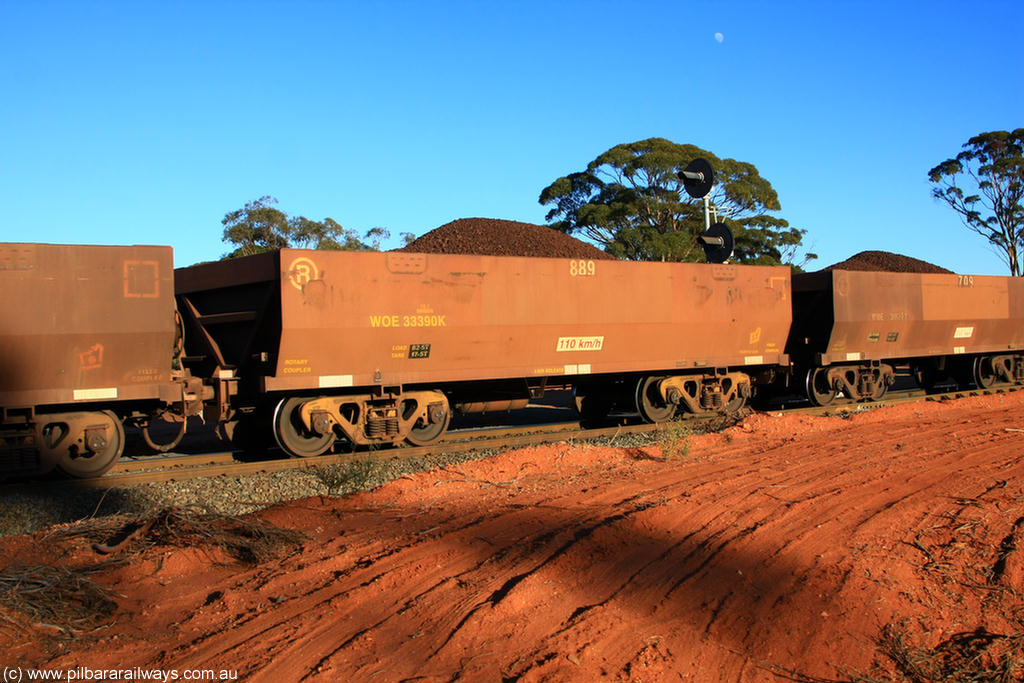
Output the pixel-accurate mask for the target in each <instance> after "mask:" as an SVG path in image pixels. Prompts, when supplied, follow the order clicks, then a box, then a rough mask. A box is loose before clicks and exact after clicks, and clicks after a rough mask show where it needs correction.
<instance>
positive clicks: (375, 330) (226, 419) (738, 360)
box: [0, 165, 1024, 477]
mask: <svg viewBox="0 0 1024 683" xmlns="http://www.w3.org/2000/svg"><path fill="white" fill-rule="evenodd" d="M684 174H685V177H686V179H687V189H688V191H690V192H691V193H694V194H695V195H696V196H702V195H701V194H700V193H701V192H703V193H706V192H707V190H708V189H709V188H710V182H711V172H710V168H709V167H703V166H700V165H697V166H691V167H690V168H688V169H687V171H685V172H684ZM505 223H508V222H502V221H492V220H490V219H462V221H461V222H460V221H455V222H453V223H450V224H447V225H446V226H442V228H439V229H438V230H437V231H434V234H431V233H428V235H425V236H424V238H421V240H424V244H423V245H422V246H420V247H419V248H421V249H423V250H424V251H408V250H405V251H396V252H388V253H376V252H338V251H308V250H295V249H282V250H279V251H274V252H268V253H265V254H258V255H254V256H248V257H244V258H239V259H233V260H228V261H221V262H216V263H208V264H202V265H197V266H192V267H189V268H182V269H179V270H177V271H172V264H171V249H170V248H169V247H142V246H125V247H120V246H112V247H86V246H70V245H42V244H2V245H0V315H2V317H0V320H2V321H3V322H2V327H0V475H2V476H4V477H10V476H25V475H32V474H37V473H44V472H48V471H51V470H53V469H55V468H56V469H59V470H62V471H63V472H64V473H66V474H68V475H71V476H76V477H90V476H98V475H100V474H102V473H104V472H106V471H107V470H108V469H109V468H110V467H111V466H112V465H113V464H114V462H115V461H116V460H117V458H118V457H119V456H120V454H121V452H122V450H123V448H124V441H125V427H126V426H128V427H134V428H139V429H140V430H141V432H142V435H143V438H144V440H145V441H146V442H147V443H148V444H149V445H150V446H151V447H152V448H153V449H155V450H167V449H169V448H173V447H174V446H175V445H176V444H177V443H178V441H179V440H180V439H181V437H182V434H183V433H184V429H185V424H186V421H187V419H188V418H189V417H192V416H202V418H203V419H204V420H205V421H206V422H207V423H208V424H210V423H212V424H215V425H217V426H218V428H219V432H220V434H221V435H222V436H223V437H224V438H226V439H230V440H232V441H233V442H236V443H243V442H244V441H246V440H255V441H257V442H262V443H263V444H264V445H266V444H267V443H270V442H276V444H277V445H278V446H279V447H280V448H281V449H282V450H283V451H284V452H286V453H288V454H290V455H292V456H297V457H307V456H315V455H319V454H322V453H326V452H328V451H330V450H331V449H332V448H334V447H335V446H336V444H337V443H338V442H339V441H340V442H347V443H348V444H349V445H353V446H356V447H366V446H388V445H398V444H400V443H402V442H407V443H412V444H430V443H433V442H436V441H438V440H439V439H441V437H442V436H443V435H444V434H445V432H446V430H447V429H448V426H449V423H450V421H451V418H452V415H453V414H454V413H456V412H458V413H480V412H492V411H504V410H513V409H517V408H522V407H525V406H526V404H527V402H528V401H529V400H530V399H531V398H534V397H539V396H541V395H543V394H544V392H546V391H550V390H552V389H571V390H572V392H573V395H574V400H575V406H576V408H577V410H578V411H579V412H580V414H581V415H582V416H583V417H584V418H587V419H591V420H598V419H601V418H602V417H603V416H604V415H606V414H607V413H608V412H609V411H611V410H613V409H614V410H629V411H632V412H635V413H638V414H639V415H640V416H641V417H642V419H644V420H646V421H649V422H664V421H667V420H670V419H672V418H673V417H674V416H675V415H676V413H677V412H680V411H684V412H689V413H705V412H711V413H714V412H721V413H725V412H729V411H735V410H737V409H738V408H739V407H741V406H742V405H744V404H745V403H746V402H747V401H748V400H749V399H751V398H752V397H757V398H759V399H763V398H766V397H772V396H775V395H779V394H782V393H786V394H792V393H793V392H794V391H800V392H802V393H804V394H806V396H807V398H808V399H809V400H810V401H811V402H813V403H816V404H828V403H830V402H832V401H834V400H836V399H837V398H838V397H839V396H842V397H844V398H845V399H846V400H865V401H871V400H877V399H879V398H881V397H882V396H884V395H885V393H886V392H887V391H888V389H889V388H890V386H891V385H892V384H893V382H894V380H895V377H896V376H897V375H898V374H901V375H905V376H908V377H913V378H914V379H916V380H917V382H918V383H919V384H920V385H922V386H924V387H925V388H934V387H936V386H939V385H940V384H941V383H942V382H955V383H956V384H957V385H959V386H975V387H981V388H988V387H993V386H999V385H1013V384H1018V385H1019V384H1024V279H1021V278H1007V277H985V276H969V275H957V274H952V273H941V272H932V273H922V272H886V271H880V270H863V269H857V268H856V267H855V264H852V263H851V264H850V266H851V267H850V268H847V269H844V267H843V264H838V265H837V266H836V267H833V268H831V269H828V270H825V271H822V272H819V273H809V274H798V275H795V276H794V275H791V271H790V269H789V268H788V267H769V266H739V265H733V264H729V263H727V262H726V261H727V259H728V257H729V255H730V252H731V246H732V236H731V234H729V232H728V229H727V228H725V227H724V226H723V225H722V224H715V225H712V226H710V229H709V230H708V231H707V233H706V234H705V235H704V236H702V237H701V240H702V242H703V244H704V247H705V251H706V253H707V254H708V257H709V261H710V262H709V263H707V264H692V263H636V262H623V261H617V260H614V259H608V258H605V256H606V255H604V254H602V252H596V253H594V251H593V248H592V247H590V246H589V245H582V243H576V244H575V245H574V244H571V243H568V242H564V241H562V240H563V238H564V239H565V240H571V242H576V241H575V240H572V239H571V238H568V237H567V236H564V235H560V234H557V235H556V234H555V233H553V231H550V229H548V228H544V227H541V226H529V225H528V224H515V225H514V226H509V225H503V224H505ZM503 227H504V228H507V229H508V232H509V234H510V235H511V236H513V237H515V239H521V240H524V243H529V244H531V245H536V244H543V243H544V242H545V240H548V239H549V238H552V237H554V239H551V245H552V248H558V249H563V248H565V249H569V251H559V252H556V253H554V254H550V253H548V254H543V255H535V256H522V255H514V254H511V253H509V252H511V251H514V250H510V249H502V248H499V249H498V250H497V251H496V253H493V254H479V253H435V250H436V247H430V244H431V240H434V239H435V238H436V239H437V240H441V241H442V242H443V241H444V240H449V242H448V243H447V244H448V245H449V246H447V247H443V248H441V249H440V250H441V251H443V250H449V251H460V249H458V248H455V247H453V246H452V245H454V244H456V243H457V242H459V241H460V240H461V241H463V242H465V241H466V239H467V238H466V236H467V235H476V237H472V239H484V240H485V241H486V231H487V230H488V229H490V230H494V229H501V228H503ZM531 230H536V231H545V230H547V231H549V232H539V233H538V232H530V231H531ZM513 231H515V232H513ZM481 235H482V236H483V237H481ZM535 235H542V236H543V237H540V238H537V239H534V236H535ZM425 238H426V239H425ZM451 239H455V242H451V241H450V240H451ZM470 241H471V240H470ZM556 242H559V243H558V244H556ZM580 245H582V246H580ZM413 248H417V246H416V245H415V244H414V246H413ZM464 250H465V251H482V250H483V249H480V248H474V247H472V246H470V247H468V248H465V249H464ZM531 253H535V252H531ZM866 253H869V252H866ZM871 253H873V252H870V253H869V254H871ZM873 254H875V256H872V257H871V258H873V259H877V258H878V256H877V253H873ZM889 262H890V261H886V260H885V259H884V258H883V259H882V261H881V263H882V264H883V265H887V264H888V263H889ZM896 262H899V263H904V265H905V262H902V261H899V260H898V259H897V261H894V263H896ZM897 269H903V270H913V268H897ZM25 302H32V305H25ZM156 422H169V423H171V424H172V425H173V427H174V428H173V429H171V430H170V432H171V437H170V438H167V437H164V440H163V441H158V440H157V439H155V438H154V436H155V435H156V434H157V432H156V430H154V431H153V433H151V431H150V428H151V426H152V425H153V424H154V423H156Z"/></svg>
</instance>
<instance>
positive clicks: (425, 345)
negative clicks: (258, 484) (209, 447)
mask: <svg viewBox="0 0 1024 683" xmlns="http://www.w3.org/2000/svg"><path fill="white" fill-rule="evenodd" d="M175 284H176V291H177V296H178V310H179V312H180V313H181V315H182V316H183V318H184V321H185V358H184V361H185V365H186V367H187V368H189V369H190V370H191V372H192V374H193V375H196V376H201V377H207V378H211V382H212V383H213V388H214V392H213V393H214V395H215V400H214V401H212V402H211V403H210V404H209V405H208V406H207V415H208V418H210V419H214V420H217V421H219V422H223V423H225V425H226V427H227V429H226V431H228V432H233V431H234V430H236V429H242V431H246V429H248V428H251V427H252V426H253V425H254V424H257V425H259V424H265V425H270V427H271V428H272V430H273V433H274V436H275V438H276V439H277V442H278V443H279V445H280V446H281V448H282V449H284V450H285V451H287V452H289V453H291V454H292V455H299V456H308V455H315V454H319V453H323V452H325V451H327V450H328V449H329V448H330V447H331V445H332V444H333V443H334V442H335V440H336V439H337V438H338V437H343V438H346V439H348V440H349V441H351V442H352V443H355V444H375V443H397V442H399V441H402V440H406V441H410V442H412V443H414V444H425V443H430V442H433V441H435V440H437V439H438V438H439V437H440V436H441V435H442V434H443V433H444V432H445V430H446V428H447V426H448V424H449V420H450V417H451V414H452V411H453V410H458V411H462V412H481V411H491V410H501V409H510V408H516V407H521V406H525V404H526V402H527V400H528V399H529V398H530V397H531V396H536V395H538V394H539V393H541V392H543V391H544V389H545V388H550V387H551V386H553V385H560V386H567V385H568V386H572V387H574V388H575V390H576V398H577V405H578V406H579V407H580V408H581V410H582V411H583V412H584V414H587V415H590V416H599V415H601V414H602V413H604V412H606V411H607V410H609V409H610V408H611V407H612V406H613V405H615V404H630V405H632V406H634V407H635V408H636V410H638V411H639V412H640V413H641V415H643V416H644V417H645V418H646V419H648V420H652V421H662V420H666V419H669V418H670V417H671V416H672V415H673V414H674V413H675V412H676V410H677V408H679V407H680V406H682V407H683V408H684V409H686V410H689V411H693V412H701V411H709V410H725V409H727V408H735V407H738V406H739V405H741V404H742V403H743V402H744V401H745V400H746V398H747V397H748V396H749V395H750V394H751V392H752V391H753V385H755V384H756V383H758V382H762V381H765V382H766V381H769V380H770V379H771V378H772V377H773V376H774V375H775V374H776V372H777V370H778V369H779V367H780V366H784V365H785V364H786V363H787V359H786V356H785V354H784V352H783V347H784V344H785V341H786V337H787V333H788V331H789V327H790V322H791V316H792V311H791V301H790V271H789V269H788V268H777V267H763V266H734V265H698V264H682V263H629V262H618V261H601V260H588V259H564V258H517V257H496V256H468V255H441V254H416V253H400V252H392V253H354V252H330V251H305V250H292V249H284V250H281V251H280V252H272V253H266V254H259V255H255V256H250V257H246V258H240V259H235V260H230V261H221V262H217V263H209V264H203V265H198V266H193V267H190V268H183V269H179V270H178V271H177V273H176V283H175Z"/></svg>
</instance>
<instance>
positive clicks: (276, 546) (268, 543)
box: [51, 507, 306, 564]
mask: <svg viewBox="0 0 1024 683" xmlns="http://www.w3.org/2000/svg"><path fill="white" fill-rule="evenodd" d="M51 538H52V539H54V540H57V541H60V540H71V539H75V538H78V539H84V540H86V541H88V542H91V543H92V547H93V549H94V550H95V551H96V552H98V553H101V554H103V555H115V554H119V553H125V552H129V551H140V550H142V549H144V548H147V547H153V546H172V547H178V548H186V547H194V546H208V547H216V548H221V549H223V550H224V551H225V552H226V553H227V554H228V555H230V556H231V557H233V558H235V559H236V560H238V561H240V562H244V563H246V564H259V563H261V562H266V561H269V560H275V559H279V558H281V557H283V556H285V555H287V554H289V553H291V552H293V551H294V550H296V549H297V548H299V547H300V546H301V545H302V544H303V543H304V542H305V540H306V536H305V535H304V534H303V533H301V532H299V531H296V530H294V529H282V528H280V527H277V526H274V525H272V524H267V523H264V522H259V521H251V520H247V519H243V518H241V517H233V516H229V515H222V514H216V513H210V512H205V511H203V510H199V509H196V508H191V507H171V508H164V509H162V510H158V511H155V512H153V513H150V514H148V515H144V516H141V517H136V518H132V519H124V518H106V519H102V520H86V521H83V522H80V523H78V524H75V525H72V526H70V527H67V528H66V529H63V530H61V531H60V532H57V533H56V534H53V535H51Z"/></svg>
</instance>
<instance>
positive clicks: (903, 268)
mask: <svg viewBox="0 0 1024 683" xmlns="http://www.w3.org/2000/svg"><path fill="white" fill-rule="evenodd" d="M396 251H409V252H417V253H423V254H477V255H485V256H540V257H547V258H579V259H614V258H615V257H614V256H611V255H610V254H607V253H605V252H603V251H601V250H600V249H598V248H597V247H595V246H593V245H591V244H587V243H586V242H582V241H580V240H578V239H575V238H573V237H570V236H569V235H566V234H565V233H562V232H559V231H558V230H553V229H551V228H549V227H547V226H544V225H534V224H533V223H521V222H519V221H507V220H502V219H500V218H459V219H457V220H454V221H452V222H450V223H445V224H444V225H442V226H441V227H439V228H435V229H434V230H431V231H430V232H428V233H426V234H425V235H423V236H422V237H420V238H418V239H416V240H415V241H413V242H411V243H410V244H408V245H406V246H405V247H403V248H401V249H397V250H396ZM822 270H874V271H882V272H888V273H951V272H953V271H950V270H946V269H945V268H942V267H940V266H936V265H934V264H931V263H928V262H927V261H922V260H920V259H916V258H912V257H910V256H903V255H902V254H894V253H892V252H888V251H862V252H860V253H859V254H854V255H853V256H851V257H850V258H848V259H846V260H845V261H842V262H840V263H836V264H833V265H831V266H828V267H827V268H823V269H822Z"/></svg>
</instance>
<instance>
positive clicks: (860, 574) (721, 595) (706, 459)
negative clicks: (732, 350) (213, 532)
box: [56, 396, 1024, 682]
mask: <svg viewBox="0 0 1024 683" xmlns="http://www.w3.org/2000/svg"><path fill="white" fill-rule="evenodd" d="M1022 418H1024V398H1022V397H1021V396H1011V397H1002V398H1001V397H984V398H979V399H966V400H964V401H956V402H949V403H943V404H924V405H920V406H917V407H906V406H904V407H901V408H894V409H884V410H877V411H871V412H868V413H864V414H858V415H855V416H853V417H852V418H850V419H842V420H841V419H835V418H830V419H827V418H808V417H800V416H784V417H770V416H756V417H753V418H749V419H748V420H746V421H745V422H744V423H743V424H741V425H739V426H736V427H733V428H731V429H730V430H727V431H726V432H725V433H724V434H719V435H706V436H700V437H693V438H692V439H691V442H690V449H689V453H688V454H687V456H686V457H684V458H682V459H680V460H670V461H666V460H664V459H663V458H662V454H661V451H660V449H658V448H657V447H652V448H646V449H625V450H623V449H611V448H594V447H574V446H570V445H560V446H554V447H551V446H547V447H538V448H528V449H523V450H520V451H516V452H513V453H509V454H504V455H501V456H497V457H495V458H492V459H489V460H485V461H480V462H476V463H466V464H463V465H460V466H459V467H457V468H452V469H446V470H437V471H432V472H426V473H421V474H417V475H414V476H410V477H408V478H406V479H403V480H399V481H397V482H394V483H392V484H389V485H387V486H385V487H382V488H381V489H378V490H377V491H374V492H371V493H367V494H360V495H358V496H354V497H352V498H350V499H346V500H335V499H309V500H306V501H300V502H298V503H296V504H293V505H282V506H280V507H278V508H276V509H272V510H270V511H266V512H265V513H262V515H261V516H262V517H263V518H264V519H266V520H268V521H271V522H275V523H279V524H282V525H285V526H298V527H299V528H303V529H305V530H306V531H307V532H308V533H309V534H310V536H311V541H310V542H309V543H308V544H307V545H306V547H305V549H304V551H303V552H302V553H301V554H299V555H296V556H293V557H290V558H287V559H285V560H283V561H281V562H279V563H273V564H270V565H263V566H260V567H257V568H255V569H249V570H242V571H237V570H235V571H234V572H231V571H229V570H228V569H227V568H225V567H223V566H217V565H215V564H212V563H210V562H206V563H205V565H203V564H199V563H194V562H193V563H192V564H188V562H187V560H189V559H190V557H191V556H189V555H188V553H189V552H192V551H187V550H185V551H182V550H178V551H174V552H175V553H179V554H180V556H177V555H174V556H172V555H173V554H172V555H165V556H164V557H162V558H160V561H163V562H165V564H166V565H167V566H164V567H163V568H162V569H158V570H154V571H153V572H152V573H151V575H149V576H146V575H145V573H143V574H142V578H140V576H139V575H138V574H139V573H138V572H137V571H136V572H135V574H132V569H131V568H128V569H124V570H121V571H120V573H117V572H115V574H114V575H113V576H112V577H111V581H112V582H113V583H114V585H115V587H116V588H117V590H119V591H122V592H125V593H126V599H125V600H124V601H123V602H122V610H123V611H124V612H125V613H126V614H129V615H132V618H131V619H128V618H126V619H124V620H123V621H122V622H121V626H120V628H122V631H121V632H120V637H119V639H118V640H117V641H109V642H105V643H104V646H103V648H101V649H97V650H93V651H92V652H91V653H90V656H92V657H94V658H98V659H100V660H108V659H109V660H110V661H112V662H119V663H120V665H124V663H125V662H133V661H141V660H143V659H146V658H149V659H146V661H150V662H151V661H152V659H153V658H154V657H156V658H157V659H158V660H159V662H160V663H161V665H162V666H165V667H171V666H173V667H178V668H186V667H188V668H216V669H221V668H227V669H233V670H238V671H240V672H241V673H242V675H243V676H244V678H245V680H246V681H280V680H304V681H333V680H372V681H382V680H383V681H402V680H417V681H434V680H437V681H449V680H480V681H485V680H486V681H493V680H503V681H523V682H528V681H560V680H622V681H627V680H641V679H642V680H648V681H650V680H695V681H774V680H778V679H777V678H776V676H775V675H773V671H774V672H779V671H782V670H784V669H785V670H791V671H799V672H801V673H803V674H805V675H817V676H827V677H835V676H836V673H837V669H836V667H845V668H846V669H848V670H849V669H858V668H859V669H861V670H864V669H866V668H867V667H868V666H870V665H871V663H872V661H873V660H874V659H875V658H876V652H875V648H874V644H873V640H874V638H875V637H876V636H877V634H878V632H879V630H880V629H881V628H882V627H883V626H884V625H886V624H888V623H891V622H893V621H898V620H901V619H905V618H912V619H917V620H918V621H920V620H922V619H926V617H927V618H933V620H934V622H935V624H934V625H935V627H936V629H937V632H940V631H942V630H943V629H945V630H949V629H954V628H959V627H963V628H973V626H974V625H976V623H975V622H976V621H977V620H978V619H983V620H986V619H987V620H989V622H987V623H992V624H999V623H1001V622H999V619H1000V618H1002V617H1000V616H999V615H998V614H997V613H996V612H991V610H990V611H988V612H986V611H985V610H986V609H989V608H987V607H985V605H983V604H982V602H983V601H982V600H981V599H976V598H974V597H971V596H966V597H965V596H962V595H958V594H955V593H949V590H950V588H949V585H948V584H950V583H951V582H950V581H949V577H950V576H956V577H959V576H960V575H961V574H963V576H964V577H967V578H966V579H963V580H962V581H961V584H963V583H965V582H968V580H969V581H970V582H974V583H977V582H979V581H993V580H995V581H997V582H1005V581H1008V580H1009V579H1008V578H1007V576H1009V575H1010V574H1014V572H1016V569H1015V567H1016V565H1015V564H1013V562H1010V561H1008V560H1007V558H1010V559H1011V560H1012V558H1013V557H1014V556H1013V555H1012V552H1011V550H1012V547H1013V543H1014V542H1013V539H1014V538H1016V535H1019V528H1018V527H1019V526H1020V525H1019V524H1018V525H1016V526H1015V524H1016V522H1017V521H1019V520H1020V519H1021V518H1022V517H1024V502H1022V501H1024V489H1022V488H1021V484H1020V483H1018V482H1020V481H1022V480H1024V477H1022V476H1021V475H1022V474H1024V467H1022V465H1021V464H1020V462H1019V452H1020V450H1021V445H1022V443H1024V439H1022V436H1021V434H1020V433H1019V432H1016V431H1012V430H1014V429H1016V428H1017V425H1019V424H1020V423H1021V421H1022ZM964 501H966V503H964ZM979 501H982V502H979ZM962 503H963V504H962ZM979 506H981V507H979ZM972 515H973V516H972ZM965 519H966V520H969V521H970V523H971V525H973V526H972V527H971V528H972V529H978V530H984V531H985V534H986V536H985V538H986V539H989V538H991V539H994V540H993V541H992V542H991V543H990V544H989V545H992V546H993V548H992V550H991V553H989V555H986V557H985V562H988V563H989V566H990V567H991V569H990V570H989V571H988V574H987V575H984V576H983V575H982V574H984V572H982V574H978V571H980V570H975V569H969V568H965V569H962V570H961V569H959V568H957V569H956V570H955V571H957V572H960V574H948V572H952V571H954V570H953V569H947V567H952V566H954V564H955V563H956V562H960V561H961V560H964V558H967V559H966V560H964V561H968V560H969V561H970V562H975V561H976V560H977V558H974V559H973V560H972V559H971V557H972V556H970V553H968V552H967V551H966V550H963V549H961V546H959V545H957V543H960V541H958V540H956V538H958V537H956V536H955V533H958V532H957V531H956V530H957V529H958V528H959V525H960V523H961V522H962V521H963V520H965ZM978 520H981V521H978ZM951 525H957V526H951ZM951 539H953V540H951ZM1007 539H1010V540H1009V541H1008V540H1007ZM915 543H916V544H917V545H915ZM964 543H966V542H964ZM982 545H984V544H982ZM919 546H920V547H919ZM968 546H970V543H966V544H965V545H964V546H963V547H964V548H968ZM922 547H923V548H925V549H926V551H927V552H922V550H921V548H922ZM1007 548H1011V550H1007ZM986 552H987V551H986ZM928 553H930V554H932V555H933V556H935V557H936V558H943V559H942V561H943V564H941V565H940V564H939V563H937V562H933V563H931V566H930V567H926V565H929V559H928V557H927V555H928ZM175 560H179V561H178V562H177V564H175ZM146 561H147V562H152V563H154V564H153V566H154V567H155V566H156V563H157V561H158V560H157V558H151V559H148V560H146ZM998 561H1002V562H1003V565H1002V566H1003V568H1002V569H1000V570H997V569H996V567H995V563H996V562H998ZM975 563H976V562H975ZM1011 565H1012V566H1011ZM957 566H958V565H957ZM971 566H973V565H971ZM1008 566H1009V567H1010V569H1007V567H1008ZM965 567H967V565H965ZM135 569H136V570H137V569H138V568H137V567H136V568H135ZM942 572H947V573H942ZM1014 576H1017V574H1014ZM993 577H994V578H993ZM1018 578H1019V577H1018ZM933 579H934V585H933V583H929V582H930V581H932V580H933ZM1014 580H1016V579H1014ZM183 584H185V585H187V586H188V587H187V588H186V587H183ZM129 587H130V589H129ZM961 588H962V586H961ZM211 596H212V597H211ZM958 600H959V601H958ZM933 612H935V613H936V614H938V616H934V615H932V613H933ZM929 615H932V616H929ZM972 620H973V621H972ZM159 624H163V625H164V626H163V628H164V631H161V630H160V627H159V626H158V625H159ZM166 624H175V625H176V628H177V629H178V631H179V632H180V636H179V635H175V634H173V633H171V632H169V631H166V628H167V627H166ZM165 631H166V632H165ZM143 634H146V636H147V637H148V640H149V642H147V637H143ZM72 659H74V655H64V656H63V657H58V658H57V660H56V661H57V662H59V663H69V662H71V660H72ZM96 665H97V663H96V661H95V659H93V660H92V661H91V662H90V666H96Z"/></svg>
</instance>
